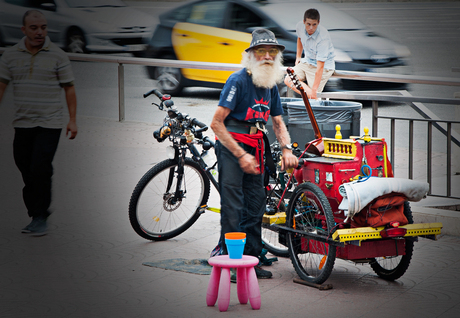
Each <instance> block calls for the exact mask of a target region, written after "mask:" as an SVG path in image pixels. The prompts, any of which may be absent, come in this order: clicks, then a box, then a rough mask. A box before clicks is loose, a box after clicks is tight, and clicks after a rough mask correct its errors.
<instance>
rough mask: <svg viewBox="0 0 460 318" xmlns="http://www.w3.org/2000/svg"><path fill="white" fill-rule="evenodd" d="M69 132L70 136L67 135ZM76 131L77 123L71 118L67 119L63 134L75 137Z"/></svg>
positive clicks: (71, 137)
mask: <svg viewBox="0 0 460 318" xmlns="http://www.w3.org/2000/svg"><path fill="white" fill-rule="evenodd" d="M69 133H70V136H69ZM77 133H78V128H77V123H76V122H75V121H73V120H69V123H68V124H67V128H66V132H65V135H66V136H69V139H75V137H76V136H77Z"/></svg>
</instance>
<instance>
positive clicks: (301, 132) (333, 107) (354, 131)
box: [287, 100, 363, 147]
mask: <svg viewBox="0 0 460 318" xmlns="http://www.w3.org/2000/svg"><path fill="white" fill-rule="evenodd" d="M310 105H311V108H312V110H313V113H314V114H315V118H316V122H317V123H318V127H319V130H320V131H321V135H322V136H323V137H328V138H335V133H336V130H335V126H336V125H337V124H339V125H340V127H341V130H340V131H341V133H342V138H343V139H346V138H349V137H350V136H359V134H360V124H361V109H362V107H363V106H362V104H361V103H358V102H345V101H330V100H319V101H318V100H310ZM287 108H288V123H289V129H288V131H289V134H290V135H291V140H292V141H293V142H294V141H296V142H298V143H299V144H300V146H301V147H302V146H303V145H305V144H306V143H307V142H310V141H312V140H314V139H315V132H314V130H313V127H312V125H311V122H310V118H309V117H308V113H307V110H306V109H305V104H304V102H303V100H301V101H289V102H287Z"/></svg>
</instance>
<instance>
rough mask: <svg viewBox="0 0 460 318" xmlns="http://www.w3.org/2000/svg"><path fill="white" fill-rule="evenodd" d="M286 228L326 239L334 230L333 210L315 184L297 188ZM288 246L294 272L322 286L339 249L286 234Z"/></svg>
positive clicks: (302, 236) (296, 235)
mask: <svg viewBox="0 0 460 318" xmlns="http://www.w3.org/2000/svg"><path fill="white" fill-rule="evenodd" d="M286 224H287V226H288V227H291V228H294V229H296V230H299V231H304V232H308V233H312V234H316V235H320V236H322V237H324V238H328V237H330V235H331V234H332V231H333V230H334V229H333V228H334V224H335V223H334V217H333V215H332V209H331V206H330V204H329V201H328V200H327V198H326V196H325V195H324V193H323V191H321V189H320V188H319V187H318V186H316V185H314V184H312V183H309V182H307V183H302V184H300V185H298V186H297V187H296V188H295V189H294V192H293V194H292V196H291V199H290V201H289V206H288V212H287V219H286ZM287 245H288V250H289V254H290V258H291V262H292V264H293V265H294V268H295V271H296V272H297V274H298V275H299V276H300V278H301V279H303V280H306V281H309V282H311V283H315V284H322V283H323V282H324V281H326V279H327V278H328V277H329V275H330V274H331V272H332V268H333V267H334V262H335V253H336V247H335V246H330V245H329V244H327V243H323V242H320V241H317V240H315V239H310V238H309V237H308V236H306V235H302V234H298V233H292V232H287Z"/></svg>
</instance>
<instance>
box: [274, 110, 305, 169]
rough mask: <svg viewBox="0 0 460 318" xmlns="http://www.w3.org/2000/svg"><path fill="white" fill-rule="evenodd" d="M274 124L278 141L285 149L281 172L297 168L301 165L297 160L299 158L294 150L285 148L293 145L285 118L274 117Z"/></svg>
mask: <svg viewBox="0 0 460 318" xmlns="http://www.w3.org/2000/svg"><path fill="white" fill-rule="evenodd" d="M272 123H273V131H274V132H275V136H276V139H278V142H279V144H280V146H281V148H282V149H283V150H282V151H283V161H282V162H281V170H285V169H289V168H295V167H297V166H298V165H299V161H298V160H297V157H296V156H294V155H293V154H292V150H290V149H286V148H283V147H284V146H285V145H288V144H290V143H291V137H290V136H289V133H288V131H287V129H286V125H285V124H284V121H283V117H281V115H279V116H272Z"/></svg>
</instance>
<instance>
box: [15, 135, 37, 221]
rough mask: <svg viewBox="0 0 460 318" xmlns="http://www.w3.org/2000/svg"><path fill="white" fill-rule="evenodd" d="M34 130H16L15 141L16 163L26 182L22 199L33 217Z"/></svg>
mask: <svg viewBox="0 0 460 318" xmlns="http://www.w3.org/2000/svg"><path fill="white" fill-rule="evenodd" d="M33 141H34V128H15V134H14V141H13V156H14V162H15V163H16V166H17V167H18V169H19V171H20V172H21V175H22V180H23V181H24V188H23V189H22V197H23V200H24V204H25V206H26V208H27V213H28V214H29V216H30V217H32V216H33V215H32V213H33V212H32V210H33V208H34V200H33V190H32V172H31V169H30V167H31V161H32V152H33Z"/></svg>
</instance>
